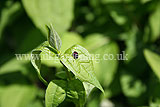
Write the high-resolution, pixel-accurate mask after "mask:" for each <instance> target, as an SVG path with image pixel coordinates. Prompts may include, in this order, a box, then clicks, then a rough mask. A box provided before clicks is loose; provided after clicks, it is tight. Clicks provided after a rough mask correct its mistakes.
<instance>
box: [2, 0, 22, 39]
mask: <svg viewBox="0 0 160 107" xmlns="http://www.w3.org/2000/svg"><path fill="white" fill-rule="evenodd" d="M6 4H7V5H8V6H7V7H5V8H3V9H2V11H1V17H0V38H1V36H2V33H3V30H4V29H5V27H6V26H7V24H9V23H10V22H12V21H13V20H14V19H15V18H16V16H17V15H18V14H17V13H19V10H20V9H21V5H20V3H19V2H15V3H13V2H12V1H7V2H6ZM10 17H12V18H10Z"/></svg>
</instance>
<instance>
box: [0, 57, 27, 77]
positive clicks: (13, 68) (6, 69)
mask: <svg viewBox="0 0 160 107" xmlns="http://www.w3.org/2000/svg"><path fill="white" fill-rule="evenodd" d="M28 62H29V60H25V59H24V57H22V60H17V59H16V58H13V59H11V60H9V61H8V62H6V63H5V64H3V65H2V66H1V67H0V75H1V74H6V73H11V72H17V71H23V72H22V73H24V72H27V68H26V66H25V64H27V63H28Z"/></svg>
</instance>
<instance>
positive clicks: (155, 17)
mask: <svg viewBox="0 0 160 107" xmlns="http://www.w3.org/2000/svg"><path fill="white" fill-rule="evenodd" d="M159 12H160V2H158V3H157V5H156V10H155V11H154V12H153V13H152V15H151V16H150V19H149V23H150V26H151V32H152V35H151V38H150V39H151V41H155V40H156V39H157V38H158V37H160V14H159Z"/></svg>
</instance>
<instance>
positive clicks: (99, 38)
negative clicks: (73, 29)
mask: <svg viewBox="0 0 160 107" xmlns="http://www.w3.org/2000/svg"><path fill="white" fill-rule="evenodd" d="M93 41H94V42H93ZM108 42H109V40H108V39H107V38H106V37H104V36H103V35H102V34H98V33H96V34H90V35H88V36H87V37H86V38H85V43H84V45H83V46H84V47H85V48H86V49H87V50H89V51H92V50H95V49H97V48H99V47H101V46H103V45H105V44H106V43H108Z"/></svg>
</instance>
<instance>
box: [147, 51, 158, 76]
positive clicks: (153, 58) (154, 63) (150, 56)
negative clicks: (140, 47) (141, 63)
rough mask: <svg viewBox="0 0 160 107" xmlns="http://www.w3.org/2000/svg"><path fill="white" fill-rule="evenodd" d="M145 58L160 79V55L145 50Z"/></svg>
mask: <svg viewBox="0 0 160 107" xmlns="http://www.w3.org/2000/svg"><path fill="white" fill-rule="evenodd" d="M144 56H145V58H146V60H147V62H148V64H149V65H150V66H151V68H152V70H153V71H154V73H155V74H156V75H157V77H158V78H159V79H160V66H159V65H160V55H158V54H156V53H154V52H152V51H150V50H148V49H145V50H144Z"/></svg>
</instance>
